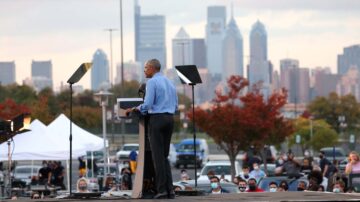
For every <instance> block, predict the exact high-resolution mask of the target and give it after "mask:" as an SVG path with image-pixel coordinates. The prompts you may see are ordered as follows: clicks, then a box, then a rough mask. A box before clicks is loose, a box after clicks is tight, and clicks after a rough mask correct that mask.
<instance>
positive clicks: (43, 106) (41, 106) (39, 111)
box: [31, 95, 55, 125]
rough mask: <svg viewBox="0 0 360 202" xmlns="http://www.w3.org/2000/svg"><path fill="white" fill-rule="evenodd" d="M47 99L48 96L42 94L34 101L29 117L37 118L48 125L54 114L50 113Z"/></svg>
mask: <svg viewBox="0 0 360 202" xmlns="http://www.w3.org/2000/svg"><path fill="white" fill-rule="evenodd" d="M48 99H49V97H47V96H45V95H42V96H40V97H39V100H38V101H37V102H35V103H34V104H33V105H32V107H31V109H32V113H31V117H32V118H33V119H39V120H40V121H41V122H43V123H44V124H46V125H48V124H49V123H51V122H52V121H53V120H54V119H55V116H54V115H52V114H51V113H50V107H49V103H48Z"/></svg>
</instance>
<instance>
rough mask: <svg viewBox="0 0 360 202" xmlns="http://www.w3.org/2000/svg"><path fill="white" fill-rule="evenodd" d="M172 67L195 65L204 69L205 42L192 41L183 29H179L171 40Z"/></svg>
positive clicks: (201, 40)
mask: <svg viewBox="0 0 360 202" xmlns="http://www.w3.org/2000/svg"><path fill="white" fill-rule="evenodd" d="M172 50H173V51H172V52H173V53H172V54H173V56H172V59H173V62H172V64H173V66H176V65H183V64H184V65H196V66H197V67H198V68H205V67H206V46H205V40H204V39H201V38H198V39H193V38H190V36H189V35H188V34H187V32H186V31H185V29H184V28H180V30H179V32H178V33H177V34H176V36H175V38H174V39H173V40H172Z"/></svg>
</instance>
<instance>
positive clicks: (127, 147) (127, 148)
mask: <svg viewBox="0 0 360 202" xmlns="http://www.w3.org/2000/svg"><path fill="white" fill-rule="evenodd" d="M133 150H135V151H136V152H139V144H137V143H133V144H124V145H123V147H122V148H121V150H120V151H118V152H117V153H116V159H118V160H129V155H130V152H131V151H133Z"/></svg>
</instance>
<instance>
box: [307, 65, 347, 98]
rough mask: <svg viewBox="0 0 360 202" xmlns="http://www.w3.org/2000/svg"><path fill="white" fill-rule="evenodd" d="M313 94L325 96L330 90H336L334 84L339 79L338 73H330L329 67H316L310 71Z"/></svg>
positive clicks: (314, 95) (313, 96)
mask: <svg viewBox="0 0 360 202" xmlns="http://www.w3.org/2000/svg"><path fill="white" fill-rule="evenodd" d="M311 79H312V80H313V88H314V91H313V95H312V97H311V98H312V99H314V98H315V97H318V96H322V97H327V96H328V95H329V94H330V93H331V92H336V85H337V83H338V81H339V79H340V77H339V75H338V74H332V73H331V71H330V68H321V67H317V68H315V69H314V70H313V71H312V78H311Z"/></svg>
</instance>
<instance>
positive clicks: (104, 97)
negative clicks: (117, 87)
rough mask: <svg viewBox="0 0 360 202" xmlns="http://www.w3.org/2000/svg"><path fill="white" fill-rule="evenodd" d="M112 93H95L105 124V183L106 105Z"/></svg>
mask: <svg viewBox="0 0 360 202" xmlns="http://www.w3.org/2000/svg"><path fill="white" fill-rule="evenodd" d="M111 95H112V93H110V92H108V91H100V92H99V93H96V94H94V96H95V98H96V99H97V100H98V101H99V103H100V106H101V108H102V125H103V141H104V148H103V153H104V155H103V158H104V163H103V166H104V168H103V169H104V177H103V183H105V180H106V179H105V178H106V167H107V151H106V107H107V105H108V103H109V96H111Z"/></svg>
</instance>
